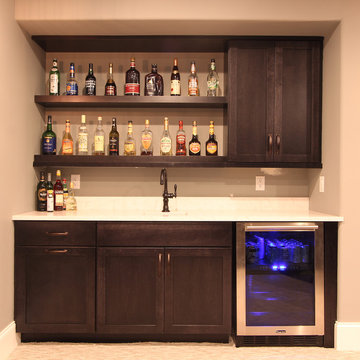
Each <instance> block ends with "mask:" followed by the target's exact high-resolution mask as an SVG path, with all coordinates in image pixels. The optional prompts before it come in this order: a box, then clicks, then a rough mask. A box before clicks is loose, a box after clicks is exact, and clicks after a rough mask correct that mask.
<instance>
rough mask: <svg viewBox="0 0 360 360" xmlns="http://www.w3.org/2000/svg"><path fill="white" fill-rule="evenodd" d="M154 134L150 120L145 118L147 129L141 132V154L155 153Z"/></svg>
mask: <svg viewBox="0 0 360 360" xmlns="http://www.w3.org/2000/svg"><path fill="white" fill-rule="evenodd" d="M152 140H153V135H152V131H151V130H150V121H149V120H147V119H146V120H145V129H144V130H143V131H142V132H141V144H140V154H141V155H150V156H151V155H153V142H152Z"/></svg>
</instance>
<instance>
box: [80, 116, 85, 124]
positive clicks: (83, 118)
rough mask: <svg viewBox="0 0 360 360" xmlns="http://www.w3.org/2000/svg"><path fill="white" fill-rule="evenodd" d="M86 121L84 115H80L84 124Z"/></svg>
mask: <svg viewBox="0 0 360 360" xmlns="http://www.w3.org/2000/svg"><path fill="white" fill-rule="evenodd" d="M85 122H86V115H81V123H82V124H85Z"/></svg>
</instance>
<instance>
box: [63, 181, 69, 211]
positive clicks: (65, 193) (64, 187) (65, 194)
mask: <svg viewBox="0 0 360 360" xmlns="http://www.w3.org/2000/svg"><path fill="white" fill-rule="evenodd" d="M62 186H63V193H64V206H63V210H66V201H67V199H68V197H69V190H68V187H67V184H66V179H65V178H63V181H62Z"/></svg>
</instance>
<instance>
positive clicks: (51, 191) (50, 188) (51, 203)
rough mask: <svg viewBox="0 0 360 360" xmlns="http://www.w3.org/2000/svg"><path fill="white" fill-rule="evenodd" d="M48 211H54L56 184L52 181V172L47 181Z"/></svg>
mask: <svg viewBox="0 0 360 360" xmlns="http://www.w3.org/2000/svg"><path fill="white" fill-rule="evenodd" d="M46 211H47V212H53V211H54V185H53V183H52V182H51V173H48V179H47V182H46Z"/></svg>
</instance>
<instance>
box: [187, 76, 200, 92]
mask: <svg viewBox="0 0 360 360" xmlns="http://www.w3.org/2000/svg"><path fill="white" fill-rule="evenodd" d="M198 92H199V87H198V81H197V79H196V78H191V79H189V95H190V96H197V95H198Z"/></svg>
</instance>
